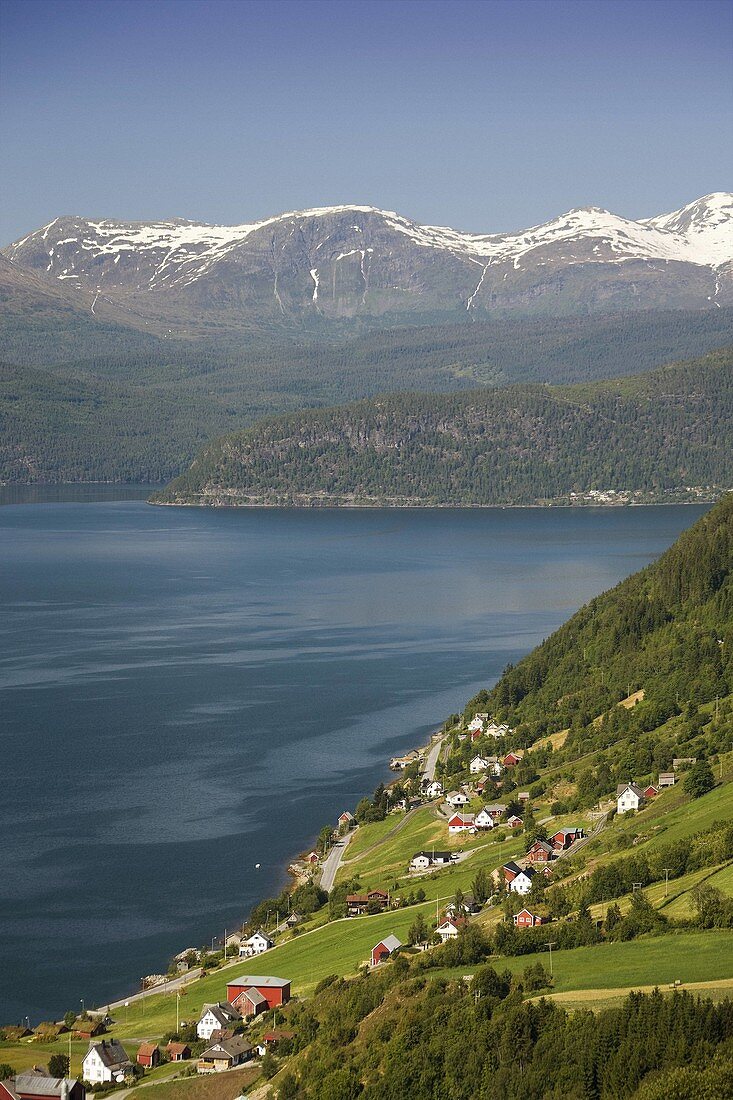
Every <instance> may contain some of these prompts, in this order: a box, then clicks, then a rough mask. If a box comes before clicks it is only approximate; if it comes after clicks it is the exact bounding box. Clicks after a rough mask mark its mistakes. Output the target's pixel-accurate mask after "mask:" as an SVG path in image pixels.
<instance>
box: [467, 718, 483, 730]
mask: <svg viewBox="0 0 733 1100" xmlns="http://www.w3.org/2000/svg"><path fill="white" fill-rule="evenodd" d="M484 717H485V716H482V715H480V714H477V715H476V716H475V717H474V718H472V719H471V721H470V722H469V723H468V727H467V728H468V730H469V732H470V733H473V732H474V730H482V729H483V728H484Z"/></svg>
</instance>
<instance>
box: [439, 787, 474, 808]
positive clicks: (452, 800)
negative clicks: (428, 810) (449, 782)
mask: <svg viewBox="0 0 733 1100" xmlns="http://www.w3.org/2000/svg"><path fill="white" fill-rule="evenodd" d="M445 800H446V802H447V803H448V805H449V806H467V805H468V803H469V802H470V801H471V799H470V798H469V797H468V795H467V794H464V793H463V791H449V792H448V794H447V795H446V796H445Z"/></svg>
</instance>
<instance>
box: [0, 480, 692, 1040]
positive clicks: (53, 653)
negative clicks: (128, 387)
mask: <svg viewBox="0 0 733 1100" xmlns="http://www.w3.org/2000/svg"><path fill="white" fill-rule="evenodd" d="M702 511H703V509H702V508H697V507H659V508H633V509H618V510H604V509H586V510H575V511H573V510H550V511H541V510H537V509H526V510H493V509H491V510H475V511H473V510H456V511H453V510H425V511H382V510H363V511H362V510H358V511H330V510H325V511H295V510H293V511H287V510H285V511H274V510H256V511H249V510H243V511H206V510H195V509H172V508H152V507H149V506H147V505H146V504H144V503H143V502H142V501H140V500H124V501H116V502H113V501H102V502H99V503H89V502H83V503H82V502H68V503H46V504H35V503H34V504H13V505H10V506H6V507H3V508H0V606H1V607H2V614H1V617H0V773H1V774H0V783H1V786H0V789H1V791H2V795H1V796H0V836H2V838H3V839H2V844H1V845H0V1023H1V1022H5V1021H14V1020H19V1019H20V1018H21V1017H22V1016H25V1015H29V1016H30V1017H31V1020H34V1019H35V1020H38V1019H39V1018H44V1019H47V1018H49V1017H58V1016H59V1015H60V1014H62V1013H63V1012H64V1011H66V1010H67V1009H69V1008H75V1007H77V1006H78V1005H79V1001H80V999H81V998H82V997H83V998H84V1001H85V1003H86V1004H87V1005H94V1004H102V1003H105V1002H106V1001H108V1000H110V999H114V998H117V997H120V996H123V995H125V994H126V993H128V992H131V991H133V990H134V989H136V988H139V980H140V976H141V975H143V974H147V973H150V972H153V971H160V970H161V969H165V967H166V964H167V961H168V959H169V958H170V957H171V955H172V954H174V953H175V952H177V951H179V950H181V949H182V948H184V947H187V946H189V945H191V944H201V943H203V942H206V941H210V940H211V937H212V936H215V935H216V936H218V935H221V934H222V933H223V931H224V929H225V928H230V929H231V928H234V927H235V926H236V925H237V924H238V923H241V921H242V919H243V918H244V917H245V916H246V914H247V912H248V909H249V907H250V906H251V905H252V903H253V902H254V901H255V900H257V899H258V898H259V897H260V896H262V895H263V894H265V893H268V892H271V891H275V890H277V889H279V888H280V887H281V886H282V884H283V882H284V873H283V868H284V865H285V864H286V863H287V861H288V859H289V858H291V857H292V856H294V855H296V854H297V853H298V852H300V851H302V850H303V849H304V848H306V847H307V846H308V844H309V843H310V842H311V841H312V839H313V838H314V837H315V835H316V834H317V832H318V830H319V829H320V827H321V826H322V825H323V824H324V823H325V822H327V821H335V818H336V816H337V814H338V813H339V812H340V811H341V810H342V809H343V808H345V807H353V806H354V804H355V803H356V802H357V801H358V799H359V798H360V797H361V796H362V795H363V794H364V793H368V792H371V791H372V790H373V789H374V787H375V786H376V785H377V783H378V782H379V781H380V780H382V779H383V778H384V777H385V774H386V761H387V760H388V758H389V756H390V755H391V754H392V753H394V752H395V751H397V750H403V749H407V748H410V747H413V746H415V745H416V744H418V743H420V741H421V739H422V738H423V737H424V736H425V734H426V733H427V732H429V731H430V730H432V729H434V728H435V727H436V725H437V724H438V723H439V722H440V721H441V720H442V719H443V718H444V717H445V716H446V715H447V714H449V713H451V712H452V711H455V710H459V709H461V708H462V706H463V704H464V703H465V701H466V700H467V698H468V697H470V696H471V695H472V694H473V693H474V692H475V691H477V690H478V689H479V688H480V687H482V686H485V685H489V684H491V683H492V682H493V681H494V680H495V678H496V677H497V676H498V675H499V673H500V671H501V669H502V668H503V667H504V666H505V665H506V664H507V662H508V661H514V660H516V659H517V658H518V657H519V656H520V655H521V654H523V653H525V652H526V651H528V650H529V649H530V648H531V647H532V646H534V645H535V644H536V643H537V642H539V641H540V640H541V639H542V638H543V637H545V636H546V635H547V634H548V633H549V632H550V631H551V630H553V629H554V628H555V627H556V626H558V625H559V624H560V623H561V622H563V621H564V620H565V619H566V618H567V617H568V616H569V615H570V614H571V613H572V612H573V611H574V610H575V609H576V608H577V607H578V606H579V605H580V604H582V603H584V602H585V601H586V600H587V599H589V598H590V597H591V596H592V595H594V594H595V593H598V592H600V591H601V590H603V589H605V588H608V587H609V586H611V585H613V584H614V583H616V582H617V581H618V580H620V579H621V578H622V577H624V576H626V575H627V574H629V573H631V572H632V571H634V570H636V569H637V568H639V567H640V566H642V565H644V564H645V563H646V562H649V561H650V560H651V559H653V558H654V557H655V556H656V555H658V554H659V552H660V551H662V550H663V549H664V548H665V547H667V546H668V545H669V544H670V543H672V542H673V541H674V539H675V537H676V536H677V534H678V533H679V532H680V531H681V530H682V529H683V528H684V527H687V526H689V525H690V524H691V523H692V522H693V521H694V520H695V519H696V518H697V517H698V516H699V515H700V514H701V512H702ZM256 863H260V864H261V868H260V870H256V869H255V864H256Z"/></svg>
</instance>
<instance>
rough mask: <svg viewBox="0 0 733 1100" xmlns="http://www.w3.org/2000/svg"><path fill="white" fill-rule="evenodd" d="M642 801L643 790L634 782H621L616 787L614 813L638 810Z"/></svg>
mask: <svg viewBox="0 0 733 1100" xmlns="http://www.w3.org/2000/svg"><path fill="white" fill-rule="evenodd" d="M643 802H644V792H643V791H642V789H641V787H637V785H636V783H621V784H619V786H618V787H617V788H616V813H619V814H625V813H627V812H628V811H629V810H638V809H639V807H640V806H641V805H642V804H643Z"/></svg>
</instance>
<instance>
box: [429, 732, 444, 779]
mask: <svg viewBox="0 0 733 1100" xmlns="http://www.w3.org/2000/svg"><path fill="white" fill-rule="evenodd" d="M442 747H443V738H442V737H438V738H437V739H436V741H435V742H434V744H432V745H431V746H430V752H429V753H428V755H427V757H426V759H425V775H426V776H427V778H428V779H430V780H431V781H432V780H433V779H435V768H436V765H437V763H438V757H439V756H440V750H441V749H442Z"/></svg>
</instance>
